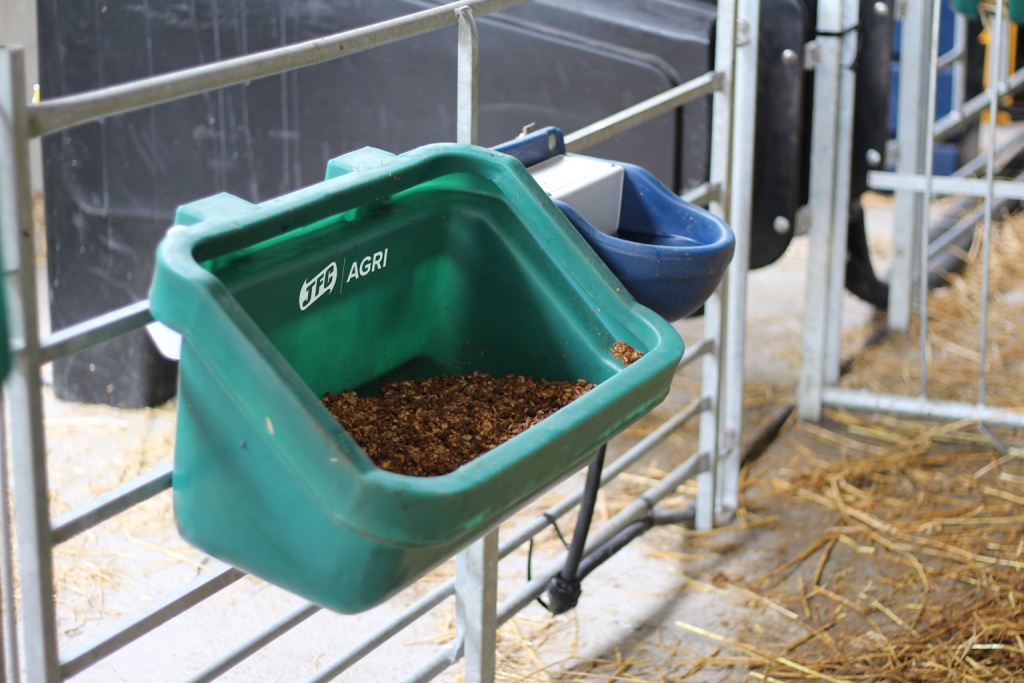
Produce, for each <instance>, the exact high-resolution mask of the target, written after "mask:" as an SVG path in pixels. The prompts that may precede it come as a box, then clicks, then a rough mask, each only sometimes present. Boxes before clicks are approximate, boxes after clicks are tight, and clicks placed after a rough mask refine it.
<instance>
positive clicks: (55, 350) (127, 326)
mask: <svg viewBox="0 0 1024 683" xmlns="http://www.w3.org/2000/svg"><path fill="white" fill-rule="evenodd" d="M152 321H153V316H152V315H151V314H150V312H149V300H148V299H147V300H145V301H139V302H138V303H134V304H131V305H130V306H125V307H123V308H118V309H115V310H113V311H110V312H109V313H104V314H103V315H100V316H96V317H95V318H90V319H89V320H86V321H84V322H81V323H78V324H77V325H72V326H71V327H65V328H64V329H63V330H59V331H57V332H54V333H53V334H51V335H50V336H48V337H46V338H45V339H44V340H43V342H42V348H41V350H40V361H41V362H43V363H46V362H49V361H52V360H57V359H58V358H64V357H66V356H70V355H71V354H73V353H76V352H78V351H81V350H82V349H87V348H89V347H90V346H95V345H96V344H100V343H102V342H105V341H110V340H111V339H114V338H115V337H120V336H121V335H122V334H127V333H128V332H131V331H132V330H137V329H139V328H140V327H142V326H143V325H145V324H147V323H150V322H152Z"/></svg>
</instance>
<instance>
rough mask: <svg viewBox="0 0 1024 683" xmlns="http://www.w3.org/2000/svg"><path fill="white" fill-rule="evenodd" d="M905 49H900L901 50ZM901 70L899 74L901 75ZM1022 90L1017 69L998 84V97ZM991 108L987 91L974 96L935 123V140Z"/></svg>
mask: <svg viewBox="0 0 1024 683" xmlns="http://www.w3.org/2000/svg"><path fill="white" fill-rule="evenodd" d="M903 49H906V48H905V47H904V48H901V50H903ZM902 73H903V71H902V68H901V70H900V74H902ZM901 78H902V75H901ZM1022 89H1024V68H1020V69H1017V70H1016V71H1014V72H1013V74H1011V75H1010V76H1009V77H1008V78H1007V79H1006V81H1005V82H1004V83H1000V84H999V90H998V92H999V97H1002V96H1003V95H1016V94H1017V93H1019V92H1020V91H1021V90H1022ZM997 100H998V98H997ZM989 106H991V100H990V99H989V93H988V91H987V90H986V91H984V92H982V93H980V94H978V95H975V96H974V97H972V98H971V99H969V100H967V101H966V102H964V104H963V106H962V107H960V109H959V110H956V109H954V110H953V111H951V112H949V113H948V114H946V115H945V116H943V117H942V118H941V119H939V120H938V121H936V122H935V139H936V140H945V139H946V138H947V137H949V136H950V135H952V134H953V133H955V132H956V131H957V130H958V129H959V128H960V127H961V126H964V125H966V124H968V123H972V122H973V121H975V120H976V119H978V118H979V117H980V116H981V112H983V111H985V109H986V108H988V107H989Z"/></svg>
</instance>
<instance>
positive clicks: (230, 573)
mask: <svg viewBox="0 0 1024 683" xmlns="http://www.w3.org/2000/svg"><path fill="white" fill-rule="evenodd" d="M243 576H245V572H243V571H241V570H239V569H235V568H234V567H230V566H225V567H221V568H220V569H214V570H210V571H208V572H207V573H205V574H203V575H202V576H200V577H199V578H197V579H194V580H192V581H189V582H188V583H186V584H184V585H182V586H179V587H178V588H176V589H174V590H173V591H171V592H170V593H168V594H167V595H165V596H163V597H162V598H160V599H158V600H154V601H153V602H152V603H150V604H149V605H146V606H145V607H142V608H140V609H137V610H135V611H134V612H132V613H131V614H129V615H128V616H126V617H124V618H123V619H121V620H120V621H118V622H117V623H116V624H114V625H113V626H112V627H110V628H108V629H106V630H105V631H102V632H100V633H99V634H97V635H95V636H93V637H92V638H90V639H89V640H87V641H85V642H84V643H82V644H80V645H77V646H75V647H73V648H71V649H70V650H68V651H66V652H63V653H61V657H60V675H61V677H62V678H71V677H72V676H74V675H76V674H78V673H81V672H82V671H84V670H85V669H87V668H88V667H90V666H92V665H93V664H95V663H96V662H98V661H100V660H101V659H103V658H104V657H108V656H110V655H112V654H113V653H115V652H117V651H118V650H120V649H121V648H122V647H124V646H125V645H128V644H129V643H132V642H134V641H136V640H138V639H139V638H141V637H142V636H144V635H146V634H147V633H149V632H150V631H152V630H153V629H155V628H157V627H158V626H160V625H162V624H165V623H167V622H168V621H170V620H171V619H173V618H174V617H176V616H178V615H179V614H181V613H182V612H184V611H185V610H187V609H188V608H190V607H193V606H194V605H198V604H199V603H200V602H202V601H203V600H205V599H206V598H208V597H210V596H211V595H214V594H215V593H217V592H218V591H220V590H222V589H224V588H226V587H228V586H230V585H231V584H233V583H234V582H235V581H238V580H239V579H240V578H242V577H243Z"/></svg>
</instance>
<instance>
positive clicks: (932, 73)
mask: <svg viewBox="0 0 1024 683" xmlns="http://www.w3.org/2000/svg"><path fill="white" fill-rule="evenodd" d="M941 3H942V0H934V2H932V5H933V7H932V29H931V30H932V33H931V40H929V41H928V45H929V47H928V89H927V90H926V91H925V101H926V103H927V104H926V105H925V120H924V131H925V132H924V180H925V183H924V198H923V200H922V202H921V205H922V206H923V209H922V214H923V215H922V217H921V221H920V223H919V226H920V232H919V233H918V235H917V249H918V259H919V260H918V263H917V270H918V273H917V275H918V292H917V298H918V310H919V316H920V320H919V325H920V327H919V332H920V334H919V337H920V339H919V340H918V342H919V344H918V345H919V352H918V355H919V358H918V372H919V373H920V378H919V380H920V382H919V389H920V392H919V393H920V394H921V398H925V397H927V395H928V274H929V273H930V272H931V268H929V258H928V242H929V237H930V233H931V223H932V221H931V210H932V181H933V178H932V176H933V175H934V173H933V171H934V168H933V167H934V162H935V98H936V97H937V96H938V77H939V70H938V66H937V63H938V61H939V25H940V24H941V22H942V4H941ZM993 101H994V100H993ZM990 151H991V150H990ZM990 158H991V156H990Z"/></svg>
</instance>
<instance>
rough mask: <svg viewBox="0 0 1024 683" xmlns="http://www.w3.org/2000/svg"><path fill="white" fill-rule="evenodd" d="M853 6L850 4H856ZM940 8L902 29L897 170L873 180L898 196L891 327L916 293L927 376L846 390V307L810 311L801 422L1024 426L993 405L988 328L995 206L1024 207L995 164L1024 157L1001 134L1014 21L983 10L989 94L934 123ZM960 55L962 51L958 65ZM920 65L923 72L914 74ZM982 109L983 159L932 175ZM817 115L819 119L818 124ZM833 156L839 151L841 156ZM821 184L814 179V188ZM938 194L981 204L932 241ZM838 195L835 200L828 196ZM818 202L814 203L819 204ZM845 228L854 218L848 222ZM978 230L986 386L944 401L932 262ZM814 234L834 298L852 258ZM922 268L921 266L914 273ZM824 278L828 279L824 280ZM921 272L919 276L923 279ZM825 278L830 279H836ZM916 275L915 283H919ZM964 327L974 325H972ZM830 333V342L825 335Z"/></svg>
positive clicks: (910, 17)
mask: <svg viewBox="0 0 1024 683" xmlns="http://www.w3.org/2000/svg"><path fill="white" fill-rule="evenodd" d="M851 1H852V0H844V2H851ZM940 6H941V5H940V0H910V1H909V2H908V4H907V11H906V14H905V15H904V17H903V22H902V31H903V35H902V41H901V82H900V98H899V107H900V111H899V127H898V130H897V139H898V147H899V150H900V154H899V159H898V161H897V170H896V172H894V173H890V172H880V171H873V172H870V173H869V174H868V185H869V187H871V188H873V189H879V190H895V192H896V213H895V218H894V227H893V241H894V245H893V246H894V252H895V255H894V259H893V266H892V270H891V271H890V279H889V308H888V320H887V324H888V328H889V329H890V330H892V331H895V332H906V331H907V330H908V328H909V323H910V313H911V309H912V308H913V305H912V304H913V303H914V298H915V297H914V290H915V289H916V304H917V305H916V308H917V311H918V314H919V332H918V339H917V347H918V348H917V366H918V371H919V374H920V378H919V385H918V392H917V395H916V396H901V395H894V394H886V393H879V392H874V391H869V390H866V389H857V390H855V389H846V388H842V387H839V386H838V379H839V352H840V341H841V340H840V334H839V333H840V331H841V309H842V306H841V305H839V306H837V307H836V308H835V309H834V310H832V311H830V314H831V316H830V318H828V319H827V323H824V325H823V324H822V322H820V321H819V320H818V318H817V317H816V316H817V315H819V313H821V312H822V311H819V310H818V309H815V310H814V311H812V310H811V309H810V308H808V310H807V312H806V313H805V325H804V358H803V364H802V367H801V384H800V391H799V402H800V414H801V415H802V416H803V417H805V418H808V419H818V418H819V417H820V415H821V409H822V406H823V405H831V406H836V407H844V408H851V409H856V410H867V411H875V412H895V413H902V414H906V415H912V416H918V417H928V418H935V419H945V420H963V419H967V420H985V421H986V422H991V423H993V424H1003V425H1010V426H1015V427H1024V412H1016V411H1010V410H1007V409H1005V408H999V407H994V406H990V405H987V403H986V398H987V396H986V394H987V384H988V368H987V358H988V346H989V344H988V328H989V299H990V296H989V294H990V293H989V283H990V277H991V272H990V271H991V267H990V260H991V249H992V246H991V239H992V216H993V213H994V208H995V206H996V202H997V200H999V201H1005V200H1024V175H1018V176H1017V177H1016V178H1014V179H1012V180H1000V179H997V178H996V160H997V158H1008V157H1013V156H1016V155H1018V154H1020V153H1021V152H1022V151H1024V134H1021V133H1018V134H1017V135H1014V136H1012V137H1011V138H1010V139H1009V140H1007V141H1005V142H1004V143H1003V144H1002V145H997V144H996V143H997V141H996V127H997V117H998V114H999V100H1000V98H1001V97H1002V96H1004V95H1007V94H1014V93H1017V92H1019V91H1020V90H1021V89H1024V69H1019V70H1017V71H1015V72H1013V73H1007V71H1008V69H1007V60H1006V59H1005V57H1006V54H1005V45H1006V44H1007V43H1008V40H1007V35H1006V34H1007V27H1008V23H1009V22H1008V21H1007V20H1006V17H1005V16H1004V15H1005V12H1006V3H1005V2H1004V0H996V1H995V2H994V3H992V4H990V5H989V6H988V7H987V8H984V7H983V16H984V17H986V24H987V29H988V32H989V36H990V40H989V59H988V68H989V72H988V74H987V85H986V89H985V91H984V92H982V93H981V94H979V95H977V96H975V97H973V98H971V99H970V100H967V101H966V102H963V103H962V104H961V105H959V106H956V105H957V103H958V102H959V101H962V98H961V99H960V100H956V98H954V100H955V101H954V107H953V111H952V112H950V113H949V114H947V115H945V116H943V117H941V118H939V119H938V120H936V116H935V100H936V92H937V90H938V87H937V75H938V71H939V70H940V69H941V68H943V67H944V66H946V65H947V64H951V63H953V60H952V58H950V59H946V58H943V57H940V55H939V54H938V41H939V35H940V32H939V24H940ZM963 23H964V19H963V18H962V17H959V18H958V19H957V30H958V31H962V30H963V29H962V28H961V27H962V26H963ZM960 57H962V53H958V54H957V55H956V58H958V59H959V58H960ZM916 66H919V67H920V68H916ZM819 78H822V81H821V87H822V88H824V89H827V90H829V91H830V92H831V91H836V90H837V85H836V83H835V79H834V78H832V77H828V78H826V77H824V76H823V74H822V73H821V72H820V71H819V72H818V74H817V75H816V80H815V91H816V93H817V91H818V87H819V86H818V83H819V80H818V79H819ZM839 106H840V107H841V108H843V109H844V110H849V111H852V109H853V99H852V97H849V98H845V97H841V98H840V103H839ZM983 111H987V112H988V124H987V126H986V129H985V140H984V144H983V147H984V151H983V152H982V153H980V154H979V155H978V156H977V157H976V158H975V159H972V160H970V161H968V162H967V163H965V164H964V165H962V166H961V167H960V169H958V170H957V171H956V172H955V173H954V174H953V175H952V176H947V177H938V176H935V175H934V168H933V153H934V147H935V143H936V142H937V141H939V140H942V139H943V138H944V137H945V136H947V135H949V134H950V133H952V132H953V131H955V130H958V129H959V127H962V126H963V125H965V124H967V123H970V122H973V121H977V120H978V119H979V118H980V116H981V113H982V112H983ZM818 115H819V112H817V111H816V112H815V116H816V117H817V116H818ZM839 129H840V135H844V136H846V135H849V134H850V132H851V131H850V130H849V129H847V128H844V127H843V125H842V124H840V127H839ZM833 149H834V148H833ZM832 153H833V150H832V149H829V148H825V149H823V150H820V156H815V157H814V158H813V159H812V167H811V169H812V170H811V173H812V178H817V177H818V175H819V173H824V172H825V171H823V170H822V169H823V167H826V166H828V165H829V164H830V162H829V161H828V159H827V158H828V157H829V156H830V155H831V154H832ZM982 169H984V177H982V178H971V177H967V176H971V175H975V174H978V173H979V172H980V171H981V170H982ZM812 182H813V181H812ZM830 183H831V184H830V186H829V192H833V193H836V194H837V193H838V192H839V189H838V186H837V185H836V184H835V183H834V181H830ZM938 195H960V196H967V197H979V198H981V199H982V202H981V205H980V206H979V207H977V208H976V209H974V210H972V211H970V212H969V213H968V214H967V215H965V216H963V217H962V218H961V219H960V220H959V221H957V222H956V223H955V224H954V225H953V227H952V228H951V229H950V230H949V231H947V232H946V233H945V234H944V235H942V236H941V237H940V238H939V239H938V240H936V241H932V240H931V235H930V228H931V220H930V208H931V205H932V200H933V198H934V197H936V196H938ZM830 196H831V195H830ZM813 201H814V197H813V195H812V202H813ZM843 220H846V218H845V217H843ZM979 222H982V224H983V230H982V242H981V250H980V252H981V264H980V266H981V282H980V285H979V287H980V292H979V299H980V324H979V328H978V354H977V355H978V359H977V362H978V387H977V401H976V402H966V401H946V400H936V399H934V398H930V397H929V393H928V372H929V370H928V366H929V331H928V328H929V325H928V318H929V314H928V291H929V278H930V273H931V269H932V266H931V261H932V259H933V258H935V256H936V255H937V254H938V253H939V252H940V251H941V250H943V249H945V248H947V247H949V246H950V245H952V244H954V243H955V242H956V240H957V239H958V238H960V237H961V236H962V235H964V234H965V233H967V232H968V231H971V230H974V229H975V227H976V226H977V224H978V223H979ZM815 230H819V226H818V225H815V226H813V227H812V241H811V250H810V255H809V258H808V261H809V264H811V265H810V266H809V269H808V292H809V297H810V296H811V294H810V292H812V291H814V290H816V289H817V288H819V287H825V288H828V289H829V290H830V295H832V296H834V297H835V296H838V295H841V293H842V287H843V277H844V274H845V262H844V261H841V260H836V254H837V253H842V254H844V255H845V249H846V244H845V236H844V237H843V238H842V243H841V244H840V243H839V240H837V239H836V238H835V236H834V235H830V236H826V235H819V237H820V239H819V240H818V241H815V239H814V231H815ZM826 241H830V242H831V244H832V246H833V253H832V262H831V263H829V264H827V265H824V266H823V265H821V263H820V262H819V260H820V259H821V258H822V255H823V250H824V247H823V244H824V243H825V242H826ZM915 266H916V267H915ZM822 271H824V273H823V272H822ZM915 271H916V273H915ZM825 273H830V274H831V279H830V280H829V279H828V277H827V275H826V274H825ZM915 274H916V278H917V279H916V282H914V276H915ZM965 323H966V321H965ZM825 325H827V326H828V328H829V334H825V333H824V332H823V331H822V330H821V329H820V328H821V327H823V326H825Z"/></svg>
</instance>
